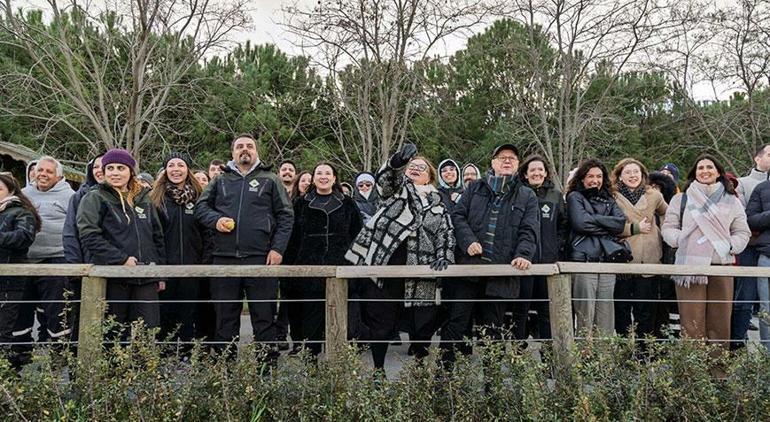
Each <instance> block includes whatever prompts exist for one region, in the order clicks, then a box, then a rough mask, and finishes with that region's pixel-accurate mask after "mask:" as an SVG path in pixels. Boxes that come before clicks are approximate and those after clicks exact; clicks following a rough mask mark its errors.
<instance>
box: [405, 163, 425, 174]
mask: <svg viewBox="0 0 770 422" xmlns="http://www.w3.org/2000/svg"><path fill="white" fill-rule="evenodd" d="M407 169H409V170H417V171H419V172H423V171H425V170H427V169H428V166H427V165H425V164H409V166H408V167H407Z"/></svg>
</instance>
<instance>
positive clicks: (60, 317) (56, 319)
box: [14, 258, 71, 342]
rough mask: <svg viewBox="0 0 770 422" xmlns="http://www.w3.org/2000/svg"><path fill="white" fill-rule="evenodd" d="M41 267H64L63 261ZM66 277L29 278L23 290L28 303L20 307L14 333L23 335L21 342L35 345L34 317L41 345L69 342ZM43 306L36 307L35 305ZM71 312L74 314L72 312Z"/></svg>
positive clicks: (53, 261)
mask: <svg viewBox="0 0 770 422" xmlns="http://www.w3.org/2000/svg"><path fill="white" fill-rule="evenodd" d="M40 263H41V264H64V263H66V261H65V260H64V258H49V259H45V260H43V261H41V262H40ZM68 284H69V283H68V280H67V277H61V276H45V277H37V278H30V279H29V281H28V282H27V284H26V288H25V289H24V298H23V300H25V301H31V303H24V304H22V305H21V309H20V314H19V318H18V319H17V322H16V327H15V328H14V331H16V332H24V334H22V335H21V338H22V341H25V342H31V341H32V328H33V326H34V325H35V317H37V319H38V322H39V323H40V332H39V334H38V341H39V342H47V341H59V340H67V339H69V337H70V333H71V330H70V328H69V327H70V326H69V323H68V322H69V321H68V320H67V317H66V315H65V312H64V309H65V304H64V292H65V289H66V288H67V285H68ZM38 300H39V301H40V303H34V301H38ZM70 312H71V310H70Z"/></svg>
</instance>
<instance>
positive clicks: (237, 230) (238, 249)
mask: <svg viewBox="0 0 770 422" xmlns="http://www.w3.org/2000/svg"><path fill="white" fill-rule="evenodd" d="M245 188H246V176H242V177H241V197H240V199H239V200H238V214H237V216H236V218H237V223H236V224H237V225H236V227H235V257H236V258H240V257H241V236H240V233H241V223H240V222H241V208H242V207H243V190H244V189H245Z"/></svg>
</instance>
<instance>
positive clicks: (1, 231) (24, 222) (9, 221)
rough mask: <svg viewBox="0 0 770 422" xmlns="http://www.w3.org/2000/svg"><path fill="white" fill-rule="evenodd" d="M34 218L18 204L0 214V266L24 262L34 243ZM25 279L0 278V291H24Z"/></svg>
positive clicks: (8, 206) (15, 203)
mask: <svg viewBox="0 0 770 422" xmlns="http://www.w3.org/2000/svg"><path fill="white" fill-rule="evenodd" d="M35 234H36V230H35V217H34V216H33V215H32V213H31V212H30V211H29V210H27V209H26V208H24V207H23V206H22V205H21V203H20V202H16V201H14V202H11V203H9V204H8V205H7V206H6V208H5V210H3V211H2V212H0V264H15V263H21V262H24V261H25V259H26V258H27V251H28V250H29V246H30V245H32V242H34V241H35ZM26 280H27V278H26V277H0V291H11V290H13V291H21V290H24V286H25V282H26Z"/></svg>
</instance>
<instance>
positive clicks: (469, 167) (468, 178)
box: [463, 163, 481, 189]
mask: <svg viewBox="0 0 770 422" xmlns="http://www.w3.org/2000/svg"><path fill="white" fill-rule="evenodd" d="M480 176H481V172H480V171H479V168H478V167H476V165H475V164H473V163H468V164H466V165H464V166H463V188H464V189H468V185H470V184H471V183H473V182H474V181H476V180H479V177H480Z"/></svg>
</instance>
